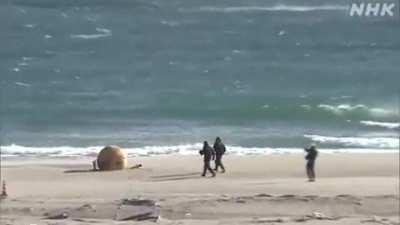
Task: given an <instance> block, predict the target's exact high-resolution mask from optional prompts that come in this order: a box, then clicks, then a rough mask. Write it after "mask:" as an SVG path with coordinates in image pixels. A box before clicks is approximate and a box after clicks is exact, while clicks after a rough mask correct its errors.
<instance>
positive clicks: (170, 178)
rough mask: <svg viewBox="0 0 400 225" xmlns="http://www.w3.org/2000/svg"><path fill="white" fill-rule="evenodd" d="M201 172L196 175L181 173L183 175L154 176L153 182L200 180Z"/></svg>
mask: <svg viewBox="0 0 400 225" xmlns="http://www.w3.org/2000/svg"><path fill="white" fill-rule="evenodd" d="M200 178H202V177H201V176H200V173H199V172H196V173H181V174H168V175H161V176H152V177H151V181H154V182H162V181H174V180H189V179H200Z"/></svg>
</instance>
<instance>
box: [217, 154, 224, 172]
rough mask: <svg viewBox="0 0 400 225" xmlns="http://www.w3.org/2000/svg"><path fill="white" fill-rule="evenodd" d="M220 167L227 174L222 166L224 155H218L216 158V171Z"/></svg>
mask: <svg viewBox="0 0 400 225" xmlns="http://www.w3.org/2000/svg"><path fill="white" fill-rule="evenodd" d="M219 167H221V169H222V171H223V172H225V167H224V165H223V164H222V155H217V156H216V157H215V170H216V171H218V168H219Z"/></svg>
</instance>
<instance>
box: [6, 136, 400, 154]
mask: <svg viewBox="0 0 400 225" xmlns="http://www.w3.org/2000/svg"><path fill="white" fill-rule="evenodd" d="M316 139H318V140H320V138H316ZM102 148H103V147H101V146H92V147H70V146H59V147H27V146H20V145H14V144H13V145H8V146H2V147H1V152H2V154H1V155H2V157H95V156H96V155H97V153H98V152H99V151H100V150H101V149H102ZM201 148H202V143H195V144H186V145H176V146H146V147H141V148H124V150H125V151H126V152H127V154H128V157H136V156H157V155H170V154H174V155H197V154H198V151H199V150H200V149H201ZM227 149H228V154H233V155H268V154H291V153H303V151H304V150H303V149H302V148H269V147H241V146H227ZM319 149H320V151H322V152H324V153H344V152H348V153H392V152H396V150H394V149H390V148H383V149H382V148H381V149H377V148H370V149H365V148H341V149H322V148H319Z"/></svg>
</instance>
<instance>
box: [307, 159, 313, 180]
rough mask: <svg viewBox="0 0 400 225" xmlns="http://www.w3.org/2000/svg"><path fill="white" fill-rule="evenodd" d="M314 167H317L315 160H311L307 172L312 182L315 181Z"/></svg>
mask: <svg viewBox="0 0 400 225" xmlns="http://www.w3.org/2000/svg"><path fill="white" fill-rule="evenodd" d="M314 166H315V161H314V160H310V161H308V162H307V165H306V171H307V176H308V179H310V180H314V179H315V170H314Z"/></svg>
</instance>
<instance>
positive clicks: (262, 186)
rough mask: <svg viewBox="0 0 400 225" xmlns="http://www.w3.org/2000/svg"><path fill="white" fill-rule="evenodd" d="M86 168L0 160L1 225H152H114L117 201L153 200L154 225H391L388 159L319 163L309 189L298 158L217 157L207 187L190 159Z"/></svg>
mask: <svg viewBox="0 0 400 225" xmlns="http://www.w3.org/2000/svg"><path fill="white" fill-rule="evenodd" d="M90 160H91V159H90V158H87V159H85V158H80V159H34V160H30V159H25V160H15V159H7V160H3V161H2V177H3V178H4V179H5V180H6V187H7V192H8V197H7V198H6V199H3V200H1V224H13V225H14V224H15V225H16V224H135V223H150V224H151V223H153V222H151V221H139V222H138V221H133V220H126V221H118V220H119V219H118V217H119V214H118V213H119V212H118V211H121V210H122V209H121V208H123V204H122V205H121V201H123V200H124V199H125V200H126V199H149V200H154V202H156V203H157V204H158V210H159V214H160V217H159V219H158V220H157V222H156V223H159V224H190V225H192V224H193V225H194V224H399V217H398V215H399V178H398V176H399V155H398V154H350V153H348V154H347V153H338V154H320V157H319V158H318V161H317V164H316V168H317V182H314V183H310V182H306V178H305V174H304V160H303V155H302V154H282V155H265V156H233V155H230V156H226V157H225V159H224V162H225V166H226V168H227V173H225V174H220V173H219V174H217V177H216V178H210V177H207V178H202V177H200V171H201V166H202V164H201V163H202V162H201V158H200V157H199V156H173V155H170V156H157V157H137V158H131V159H130V160H129V163H130V164H135V163H141V164H143V167H142V168H140V169H134V170H124V171H112V172H88V171H87V170H88V169H90V167H91V161H90ZM60 212H68V218H65V219H46V216H48V215H50V214H52V213H60ZM128 214H129V212H128Z"/></svg>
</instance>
